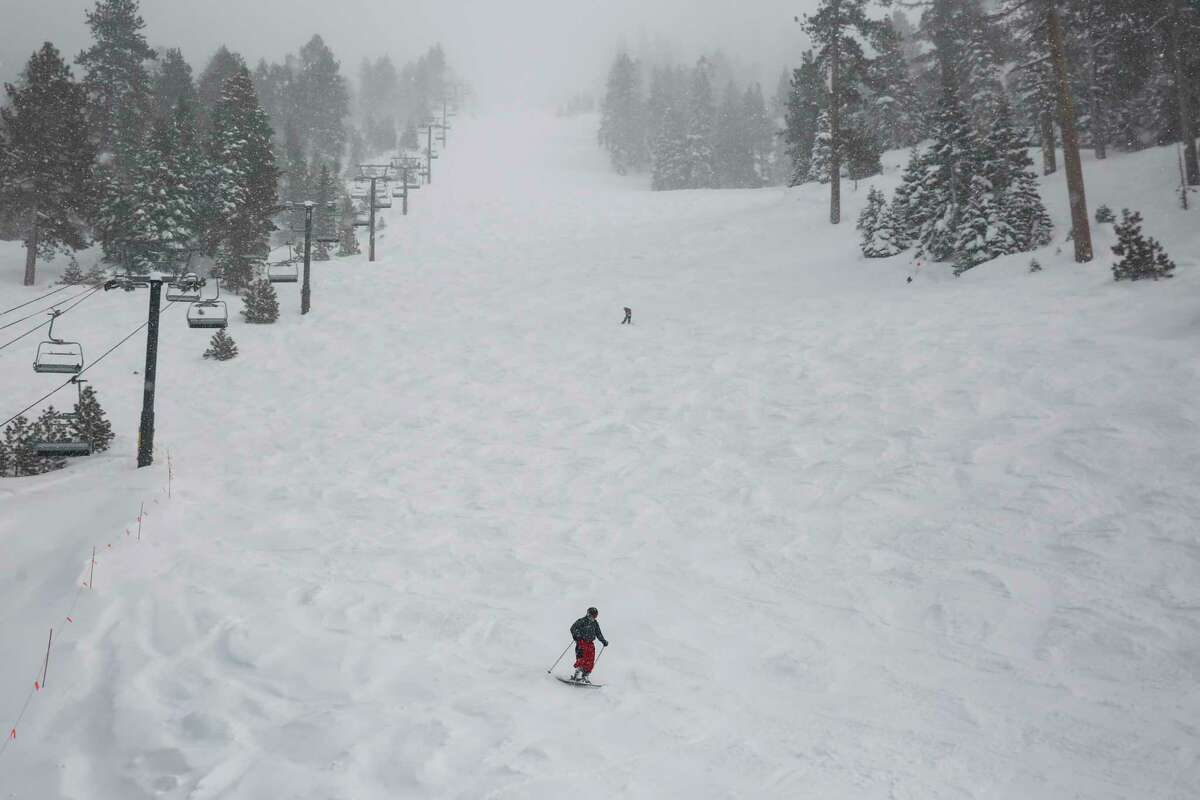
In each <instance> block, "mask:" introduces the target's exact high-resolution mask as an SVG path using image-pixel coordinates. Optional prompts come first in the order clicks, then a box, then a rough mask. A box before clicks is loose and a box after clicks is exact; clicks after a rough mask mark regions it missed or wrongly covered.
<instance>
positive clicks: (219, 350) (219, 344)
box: [204, 328, 238, 361]
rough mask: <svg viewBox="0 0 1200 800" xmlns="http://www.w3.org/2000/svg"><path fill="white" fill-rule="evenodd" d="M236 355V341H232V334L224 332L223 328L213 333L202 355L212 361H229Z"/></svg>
mask: <svg viewBox="0 0 1200 800" xmlns="http://www.w3.org/2000/svg"><path fill="white" fill-rule="evenodd" d="M237 355H238V348H237V343H236V342H234V341H233V337H232V336H230V335H229V334H228V333H226V332H225V330H224V328H222V329H221V330H218V331H217V332H216V333H215V334H213V337H212V340H211V341H210V342H209V345H208V349H207V350H205V351H204V357H205V358H211V359H213V360H214V361H229V360H231V359H234V358H237Z"/></svg>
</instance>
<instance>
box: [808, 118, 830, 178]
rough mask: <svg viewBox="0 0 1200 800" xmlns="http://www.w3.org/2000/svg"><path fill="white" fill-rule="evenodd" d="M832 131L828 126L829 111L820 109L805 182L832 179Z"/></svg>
mask: <svg viewBox="0 0 1200 800" xmlns="http://www.w3.org/2000/svg"><path fill="white" fill-rule="evenodd" d="M832 167H833V132H832V131H831V130H830V127H829V112H828V111H822V112H821V117H820V119H819V120H818V121H817V135H816V138H815V139H814V140H813V147H812V158H811V160H810V161H809V164H808V174H807V175H806V176H805V182H814V181H815V182H816V183H829V182H830V181H831V180H832V172H831V169H832Z"/></svg>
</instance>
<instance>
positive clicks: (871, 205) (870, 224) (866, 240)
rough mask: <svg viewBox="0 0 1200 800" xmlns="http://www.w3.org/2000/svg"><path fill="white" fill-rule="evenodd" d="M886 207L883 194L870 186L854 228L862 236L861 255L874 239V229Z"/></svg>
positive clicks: (864, 253)
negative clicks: (865, 201) (865, 202)
mask: <svg viewBox="0 0 1200 800" xmlns="http://www.w3.org/2000/svg"><path fill="white" fill-rule="evenodd" d="M886 205H887V200H886V199H885V198H884V196H883V192H881V191H879V190H878V189H876V188H875V187H874V186H872V187H871V190H870V191H869V192H867V204H866V205H865V206H863V210H862V213H861V214H859V215H858V224H857V225H856V226H855V228H856V229H857V230H858V232H859V233H861V234H862V236H861V248H862V251H863V255H866V252H867V246H868V245H869V244H870V243H871V241H872V240H873V239H874V238H875V229H876V228H877V227H878V226H879V220H880V218H881V217H882V216H883V211H884V207H885V206H886Z"/></svg>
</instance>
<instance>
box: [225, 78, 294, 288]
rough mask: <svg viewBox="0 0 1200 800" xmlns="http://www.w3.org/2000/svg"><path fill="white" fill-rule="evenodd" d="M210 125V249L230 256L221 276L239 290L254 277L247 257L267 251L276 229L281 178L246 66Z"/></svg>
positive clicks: (232, 82)
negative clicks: (212, 213) (211, 190)
mask: <svg viewBox="0 0 1200 800" xmlns="http://www.w3.org/2000/svg"><path fill="white" fill-rule="evenodd" d="M212 127H213V132H212V139H211V140H210V143H209V160H210V163H211V165H212V170H213V175H214V177H213V196H214V200H215V206H214V212H215V213H214V223H213V225H212V227H211V230H210V247H211V248H212V249H214V250H215V249H218V247H219V248H221V249H223V250H224V252H225V253H226V254H227V255H228V257H229V261H228V267H229V270H228V271H227V272H225V275H224V278H225V281H226V282H227V284H228V286H229V287H230V288H231V289H233V290H235V291H237V290H240V289H242V288H245V287H246V286H248V285H249V283H250V280H251V279H252V271H251V268H250V259H249V257H250V256H252V255H253V254H255V253H258V252H261V251H263V250H265V249H267V237H268V235H269V234H270V232H271V231H272V230H274V227H275V226H274V223H273V221H272V220H273V218H274V216H275V213H276V211H275V209H276V205H277V202H278V200H277V192H278V183H277V181H278V176H279V172H278V170H277V169H276V168H275V154H274V151H273V149H272V147H271V140H272V135H273V132H272V130H271V125H270V122H269V121H268V120H267V115H266V113H265V112H264V111H263V110H262V108H261V106H259V104H258V97H257V96H256V94H255V92H254V83H253V81H252V80H251V78H250V73H249V71H248V70H246V68H245V67H242V68H241V69H240V70H239V71H238V72H237V73H236V74H235V75H234V76H233V77H231V78H230V79H229V80H228V81H226V83H225V93H224V94H223V95H222V97H221V100H220V102H219V103H218V104H217V107H216V111H215V114H214V116H213V126H212Z"/></svg>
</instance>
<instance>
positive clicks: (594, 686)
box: [554, 675, 604, 689]
mask: <svg viewBox="0 0 1200 800" xmlns="http://www.w3.org/2000/svg"><path fill="white" fill-rule="evenodd" d="M554 677H555V678H556V679H557V680H559V681H561V682H562V683H565V684H567V685H568V686H586V687H587V688H589V689H599V688H600V687H601V686H603V685H604V684H603V683H584V682H583V681H573V680H571V679H570V678H564V677H562V676H561V675H555V676H554Z"/></svg>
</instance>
